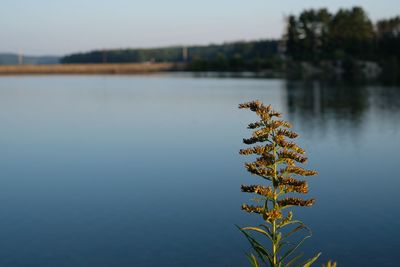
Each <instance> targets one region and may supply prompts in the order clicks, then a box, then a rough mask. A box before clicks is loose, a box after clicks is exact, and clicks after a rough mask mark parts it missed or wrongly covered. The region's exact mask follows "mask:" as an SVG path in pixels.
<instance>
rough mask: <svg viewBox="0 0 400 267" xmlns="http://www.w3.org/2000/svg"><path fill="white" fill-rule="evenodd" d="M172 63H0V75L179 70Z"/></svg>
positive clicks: (135, 72) (136, 72)
mask: <svg viewBox="0 0 400 267" xmlns="http://www.w3.org/2000/svg"><path fill="white" fill-rule="evenodd" d="M182 68H183V66H182V65H181V64H174V63H134V64H65V65H0V75H26V74H142V73H155V72H164V71H174V70H180V69H182Z"/></svg>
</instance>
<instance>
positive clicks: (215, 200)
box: [0, 74, 400, 267]
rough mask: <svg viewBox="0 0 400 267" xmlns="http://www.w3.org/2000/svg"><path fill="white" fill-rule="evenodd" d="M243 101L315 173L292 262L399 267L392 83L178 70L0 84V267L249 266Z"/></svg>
mask: <svg viewBox="0 0 400 267" xmlns="http://www.w3.org/2000/svg"><path fill="white" fill-rule="evenodd" d="M253 99H259V100H262V101H263V102H264V103H268V104H269V103H270V104H272V105H273V106H274V108H275V109H276V110H278V111H281V112H283V113H284V118H285V119H288V120H289V121H290V122H292V124H293V125H294V129H295V130H296V131H297V132H298V133H299V134H300V137H299V138H298V139H297V140H298V143H299V144H300V145H301V146H303V147H304V148H305V150H306V151H307V154H308V156H309V163H308V164H307V165H306V166H307V167H308V168H314V169H316V170H318V172H319V175H318V176H315V177H311V178H310V179H309V186H310V193H309V197H315V198H316V200H317V201H316V204H315V206H313V207H312V208H301V209H294V216H295V218H301V219H303V221H304V222H305V223H306V224H307V225H308V226H309V227H310V228H311V229H312V230H313V237H312V238H311V239H308V240H307V241H306V242H305V244H304V246H303V247H302V248H301V249H300V251H304V252H305V254H306V255H307V256H312V255H313V254H315V253H316V252H319V251H321V252H322V253H323V254H322V256H321V260H320V261H319V262H318V264H316V265H315V266H321V265H322V263H323V262H324V261H327V260H328V259H334V260H336V261H338V263H339V266H340V267H345V266H381V267H382V266H397V264H398V263H397V262H398V256H397V253H398V251H399V250H400V244H399V242H398V240H400V230H399V226H400V223H399V222H400V213H399V210H400V200H399V199H397V198H396V196H397V195H399V188H400V175H399V169H398V167H399V166H397V164H399V159H400V156H399V151H400V88H399V87H390V86H380V85H343V84H327V83H321V82H293V81H285V80H280V79H252V78H245V79H235V78H216V77H209V78H207V77H203V78H199V77H195V76H193V75H191V74H160V75H148V76H145V75H144V76H8V77H7V76H5V77H0V127H1V128H0V129H1V131H0V212H1V219H0V266H7V267H14V266H18V267H19V266H59V267H62V266H96V267H99V266H143V267H150V266H151V267H158V266H191V267H200V266H201V267H204V266H209V267H214V266H215V267H216V266H219V267H222V266H224V267H226V266H230V267H239V266H249V264H248V263H247V259H246V257H245V254H244V253H245V252H246V251H248V244H247V241H246V240H245V238H244V237H243V236H242V234H241V233H239V231H238V230H237V228H236V227H235V224H238V225H240V226H248V225H256V224H257V223H259V222H260V218H258V217H257V216H255V215H251V214H247V213H244V212H243V211H241V209H240V206H241V204H242V203H244V202H247V201H248V200H249V199H250V198H251V196H250V195H248V194H245V193H241V191H240V185H241V184H253V183H258V182H261V180H260V179H257V178H256V177H254V176H251V175H249V174H248V173H247V171H246V170H245V169H244V167H243V164H244V162H246V161H249V160H250V159H249V158H246V157H243V156H240V155H239V154H238V150H239V149H240V148H243V147H245V146H244V145H243V144H242V139H243V138H244V137H248V136H249V135H250V131H249V130H247V129H246V126H247V124H248V123H250V122H252V121H255V120H256V119H257V117H256V116H255V115H254V114H253V113H252V112H249V111H244V110H239V109H238V108H237V106H238V104H239V103H242V102H245V101H249V100H253Z"/></svg>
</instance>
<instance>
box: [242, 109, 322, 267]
mask: <svg viewBox="0 0 400 267" xmlns="http://www.w3.org/2000/svg"><path fill="white" fill-rule="evenodd" d="M239 108H240V109H250V110H251V111H253V112H255V113H256V114H257V115H258V117H259V118H260V120H259V121H256V122H254V123H250V124H249V125H248V129H252V130H254V131H253V134H252V136H251V137H250V138H248V139H243V142H244V143H245V144H246V145H251V147H248V148H245V149H241V150H240V152H239V153H240V154H241V155H255V156H256V158H255V161H253V162H249V163H246V164H245V167H246V169H247V171H249V172H250V173H251V174H253V175H257V176H259V177H260V178H262V180H263V181H265V182H266V183H267V184H266V185H242V187H241V188H242V191H243V192H246V193H252V194H256V195H257V197H256V198H255V199H253V200H254V201H255V202H257V203H258V204H257V205H248V204H243V205H242V209H243V210H244V211H246V212H249V213H256V214H259V215H261V217H262V219H263V221H264V222H263V223H262V224H261V225H259V226H258V227H243V228H239V229H240V230H241V231H242V232H243V233H244V235H245V236H246V238H247V239H248V241H249V242H250V244H251V246H252V248H253V250H254V252H255V254H253V253H251V254H247V256H248V258H249V260H250V262H251V263H252V265H253V266H254V267H258V266H261V265H260V264H262V265H266V266H271V267H282V266H286V267H290V266H294V265H297V266H299V265H300V266H304V267H308V266H311V264H312V263H314V262H315V261H316V260H317V259H318V257H319V256H320V253H318V254H317V255H316V256H314V257H312V258H310V259H308V260H305V261H303V262H302V263H300V264H299V261H300V258H301V257H302V254H299V255H297V256H293V253H294V251H295V250H296V249H297V248H298V247H299V246H300V245H301V244H302V243H303V241H304V240H305V239H307V238H309V237H310V236H311V231H310V230H309V228H308V227H307V226H306V225H305V224H304V223H303V222H301V221H299V220H294V219H293V212H292V211H290V208H291V207H293V206H302V207H310V206H312V205H313V204H314V199H302V198H299V197H296V196H295V195H298V194H307V193H308V184H307V182H306V181H305V180H299V179H298V178H297V177H298V176H312V175H316V174H317V172H316V171H314V170H307V169H304V168H303V167H300V166H298V165H299V164H303V163H305V162H306V161H307V158H306V157H305V151H304V150H303V149H302V148H300V147H299V146H298V145H297V144H295V143H294V142H292V141H288V139H294V138H296V137H297V136H298V135H297V133H295V132H294V131H291V130H290V128H292V126H291V125H290V124H289V123H288V122H287V121H284V120H281V119H279V118H281V113H279V112H276V111H274V110H273V109H272V107H271V106H270V105H269V106H265V105H264V104H263V103H262V102H260V101H252V102H248V103H244V104H240V105H239ZM299 231H306V235H305V236H304V235H303V237H302V238H300V239H297V240H294V241H293V238H294V234H295V233H297V232H299ZM255 235H261V236H263V237H264V238H266V239H265V240H267V241H268V242H269V244H270V245H269V246H265V245H264V243H263V242H262V241H259V240H258V239H256V237H255Z"/></svg>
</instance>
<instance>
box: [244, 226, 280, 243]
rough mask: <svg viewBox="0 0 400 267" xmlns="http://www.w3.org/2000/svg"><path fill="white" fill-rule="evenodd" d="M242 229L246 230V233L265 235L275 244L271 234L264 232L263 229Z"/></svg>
mask: <svg viewBox="0 0 400 267" xmlns="http://www.w3.org/2000/svg"><path fill="white" fill-rule="evenodd" d="M241 229H242V230H244V231H254V232H257V233H260V234H263V235H265V236H266V237H267V238H268V239H269V240H271V242H274V241H273V239H272V236H271V235H270V234H269V233H267V232H266V231H264V230H262V229H260V228H258V227H244V228H241Z"/></svg>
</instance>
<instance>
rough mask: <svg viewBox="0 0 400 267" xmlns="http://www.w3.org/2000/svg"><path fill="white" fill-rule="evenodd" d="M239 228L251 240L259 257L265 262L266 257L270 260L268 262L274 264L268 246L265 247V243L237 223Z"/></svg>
mask: <svg viewBox="0 0 400 267" xmlns="http://www.w3.org/2000/svg"><path fill="white" fill-rule="evenodd" d="M236 227H238V229H239V230H240V231H241V232H242V233H243V234H244V235H245V236H246V238H247V240H248V241H249V243H250V245H251V246H252V248H253V249H254V251H255V252H256V253H257V255H258V257H259V258H260V259H261V260H262V261H263V262H264V263H266V261H265V258H266V259H267V260H268V262H269V263H270V264H271V265H272V256H271V254H270V253H269V252H268V250H267V249H266V248H264V246H263V245H261V244H260V243H259V242H258V241H257V240H256V239H255V238H254V237H252V236H251V235H250V234H248V233H247V232H246V231H245V230H242V229H241V228H240V227H239V226H237V225H236Z"/></svg>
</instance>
